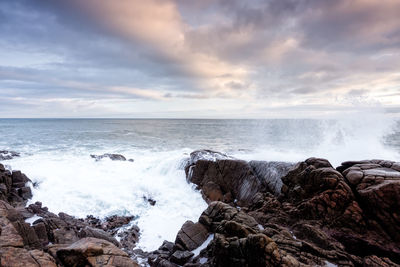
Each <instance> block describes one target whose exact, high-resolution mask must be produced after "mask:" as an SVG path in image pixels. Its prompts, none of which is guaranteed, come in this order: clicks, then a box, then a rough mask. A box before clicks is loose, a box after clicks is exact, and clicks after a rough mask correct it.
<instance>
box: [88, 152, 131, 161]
mask: <svg viewBox="0 0 400 267" xmlns="http://www.w3.org/2000/svg"><path fill="white" fill-rule="evenodd" d="M90 157H92V158H94V159H95V160H96V161H100V160H102V159H104V158H109V159H111V160H113V161H126V158H125V157H124V156H123V155H121V154H111V153H106V154H103V155H90ZM128 161H130V162H134V160H133V159H129V160H128Z"/></svg>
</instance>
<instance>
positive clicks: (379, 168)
mask: <svg viewBox="0 0 400 267" xmlns="http://www.w3.org/2000/svg"><path fill="white" fill-rule="evenodd" d="M397 166H400V163H396V162H391V161H384V160H372V161H359V162H345V163H342V167H341V168H339V169H341V170H343V171H342V172H343V175H344V176H345V178H346V179H347V181H348V182H349V184H350V185H351V186H352V187H353V189H354V190H355V192H356V195H357V197H359V203H361V205H362V206H363V207H364V209H365V210H366V212H367V213H368V214H369V216H370V217H371V218H372V219H375V220H376V221H377V222H379V224H381V225H382V227H383V229H385V231H386V232H387V233H388V234H389V236H390V237H391V238H392V239H393V240H395V241H397V242H400V171H399V170H398V167H397ZM346 167H348V168H347V169H345V168H346Z"/></svg>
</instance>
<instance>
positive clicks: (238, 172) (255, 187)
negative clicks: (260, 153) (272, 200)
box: [186, 159, 263, 205]
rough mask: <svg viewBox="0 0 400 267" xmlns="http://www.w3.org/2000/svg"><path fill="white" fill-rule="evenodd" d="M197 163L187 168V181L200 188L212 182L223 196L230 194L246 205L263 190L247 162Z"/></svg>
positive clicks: (201, 161) (218, 161)
mask: <svg viewBox="0 0 400 267" xmlns="http://www.w3.org/2000/svg"><path fill="white" fill-rule="evenodd" d="M192 161H194V160H192ZM195 162H196V163H195V164H194V165H190V166H189V165H188V166H187V167H186V170H187V179H188V181H190V182H192V183H194V184H196V185H198V186H199V187H200V188H202V187H203V186H204V185H206V184H207V183H209V182H212V183H214V184H216V185H218V186H219V187H220V190H221V193H222V194H224V195H225V194H230V195H231V196H232V198H236V199H237V200H238V201H240V202H241V203H242V204H244V205H246V204H249V203H251V201H252V199H253V196H254V195H255V194H256V193H257V192H258V191H259V190H262V189H263V188H262V184H261V181H260V180H259V179H258V178H257V177H256V176H255V175H254V173H253V171H252V168H251V167H250V166H249V164H248V163H247V162H246V161H242V160H231V159H222V160H219V159H217V160H216V161H210V160H197V161H195Z"/></svg>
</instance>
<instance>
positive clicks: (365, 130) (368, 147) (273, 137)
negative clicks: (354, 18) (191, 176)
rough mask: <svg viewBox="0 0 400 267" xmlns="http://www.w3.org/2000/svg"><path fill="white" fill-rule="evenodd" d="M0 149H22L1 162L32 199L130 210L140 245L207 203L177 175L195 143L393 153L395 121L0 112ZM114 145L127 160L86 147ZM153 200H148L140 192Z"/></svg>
mask: <svg viewBox="0 0 400 267" xmlns="http://www.w3.org/2000/svg"><path fill="white" fill-rule="evenodd" d="M0 136H1V138H0V150H2V149H8V150H14V151H17V152H20V153H21V158H15V159H13V160H10V161H4V162H2V163H3V164H6V165H9V166H10V168H12V169H20V170H22V171H23V172H24V173H26V174H27V175H28V177H29V178H31V179H32V180H33V181H34V182H37V183H38V186H37V187H36V188H34V189H33V194H34V196H33V199H32V201H33V202H35V201H41V202H43V204H44V205H45V206H48V207H49V209H50V211H52V212H55V213H58V212H61V211H63V212H66V213H69V214H71V215H75V216H79V217H85V216H86V215H88V214H92V215H95V216H99V217H105V216H108V215H113V214H119V215H134V216H137V218H136V219H135V223H137V224H138V226H139V227H140V229H141V238H140V241H139V247H141V248H143V249H145V250H154V249H156V248H158V246H159V245H160V244H161V243H162V241H163V240H164V239H167V240H171V241H173V240H174V238H175V235H176V233H177V231H178V230H179V229H180V227H181V225H182V224H183V223H184V222H185V221H186V220H193V221H197V219H198V217H199V216H200V214H201V212H202V211H203V210H204V209H205V208H206V203H205V202H204V201H203V199H202V198H201V195H200V194H199V193H198V192H197V191H195V189H194V188H193V186H192V185H190V184H188V183H187V182H186V179H185V174H184V170H183V165H184V160H185V159H186V158H187V157H188V156H189V153H190V152H192V151H193V150H196V149H203V148H206V149H212V150H217V151H222V152H225V153H228V154H230V155H233V156H235V157H237V158H241V159H245V160H271V161H272V160H273V161H300V160H304V159H306V158H308V157H311V156H315V157H324V158H327V159H328V160H330V161H331V163H332V164H333V165H334V166H337V165H338V164H340V163H341V162H343V161H346V160H360V159H372V158H382V159H388V160H397V161H399V160H400V159H399V153H400V124H399V123H398V122H396V121H395V120H393V119H390V118H387V117H384V116H378V115H377V116H365V118H363V117H361V118H357V119H349V118H340V119H335V120H117V119H101V120H100V119H93V120H85V119H80V120H66V119H62V120H53V119H46V120H44V119H43V120H22V119H21V120H0ZM103 153H120V154H123V155H124V156H125V157H126V158H133V159H134V160H135V161H134V162H133V163H132V162H117V161H111V160H107V159H106V160H102V161H99V162H96V161H95V160H94V159H92V158H90V154H103ZM144 197H147V198H152V199H154V200H156V201H157V203H156V205H155V206H151V205H150V204H149V203H148V202H147V201H146V200H145V199H144Z"/></svg>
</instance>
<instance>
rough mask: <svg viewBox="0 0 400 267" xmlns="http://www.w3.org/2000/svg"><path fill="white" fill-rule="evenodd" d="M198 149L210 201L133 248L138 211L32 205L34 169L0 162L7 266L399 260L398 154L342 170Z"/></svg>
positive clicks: (193, 170) (189, 171)
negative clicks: (164, 234) (97, 213)
mask: <svg viewBox="0 0 400 267" xmlns="http://www.w3.org/2000/svg"><path fill="white" fill-rule="evenodd" d="M190 156H191V157H190V160H189V161H188V162H187V165H186V167H185V171H186V176H187V180H188V182H191V183H193V184H196V185H197V187H198V189H199V190H201V194H202V196H203V198H204V199H205V200H206V201H207V203H208V204H209V206H208V208H207V209H206V210H205V211H204V212H203V214H202V215H201V216H200V218H199V220H198V222H190V221H188V222H186V223H185V224H184V225H183V226H182V228H181V230H180V231H179V232H178V233H177V236H176V239H175V242H173V243H172V242H169V241H164V243H163V244H160V245H161V247H160V248H159V249H158V250H156V251H153V252H143V251H140V250H137V249H136V250H135V249H134V247H135V243H136V242H137V240H138V237H139V236H138V235H139V229H137V227H136V228H135V227H134V226H132V225H129V223H130V221H131V220H132V218H129V217H120V216H113V217H109V218H107V219H105V220H103V221H100V220H98V219H96V218H94V217H87V218H86V219H77V218H74V217H72V216H69V215H67V214H65V213H60V214H58V216H57V215H55V214H52V213H51V212H49V211H48V210H47V209H46V208H45V207H42V206H41V203H34V204H31V205H29V206H28V207H25V204H26V201H27V200H28V199H29V198H30V197H31V196H32V194H31V192H30V188H29V187H27V186H26V184H27V183H29V181H30V180H29V178H27V177H26V176H25V175H23V174H22V173H21V172H18V171H14V172H12V173H11V172H9V171H7V170H5V169H4V168H0V173H1V176H2V180H1V181H2V183H1V185H2V195H1V196H2V198H1V199H2V200H1V204H2V205H1V206H2V209H1V219H2V225H1V227H2V234H1V235H0V247H1V264H2V266H15V265H13V264H12V263H16V262H19V261H22V260H23V261H24V264H25V265H27V266H57V265H59V266H74V264H78V266H79V264H88V263H89V264H91V265H92V266H136V264H137V263H136V262H135V261H134V260H132V258H133V259H136V260H137V259H140V260H141V264H144V262H143V260H145V261H147V264H149V265H150V266H178V265H179V266H307V265H309V266H316V265H319V266H334V265H337V266H397V265H398V264H399V263H400V249H399V247H400V236H399V234H398V233H399V232H400V217H399V215H398V214H397V213H398V211H399V210H400V207H399V205H400V201H399V199H398V198H399V196H400V164H399V163H396V162H392V161H383V160H371V161H355V162H344V163H342V165H341V166H339V167H338V168H336V169H334V168H333V167H332V165H331V164H330V163H329V162H328V161H327V160H324V159H317V158H310V159H307V160H306V161H304V162H299V163H297V164H289V163H282V162H274V163H271V162H262V161H257V162H256V161H250V162H247V161H243V160H238V159H234V158H232V157H229V156H227V155H224V154H222V153H218V152H214V151H209V150H201V151H194V152H193V153H191V155H190ZM0 166H2V165H0ZM35 216H36V217H35ZM32 218H33V219H32ZM126 225H128V226H129V227H126ZM124 226H125V227H124ZM121 227H122V228H121ZM120 229H122V230H120ZM121 233H122V234H121ZM118 234H120V235H119V236H118V239H119V240H117V239H116V238H115V236H116V235H118ZM2 236H3V238H1V237H2ZM99 247H101V248H102V249H101V250H99V249H97V250H96V248H99ZM199 247H202V248H204V249H203V250H201V251H199V249H198V248H199ZM196 249H197V250H196ZM93 251H94V252H93ZM92 252H93V253H92ZM13 260H14V261H13ZM29 264H31V265H29ZM35 264H36V265H35ZM38 264H39V265H38ZM61 264H62V265H61ZM82 266H84V265H82Z"/></svg>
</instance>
